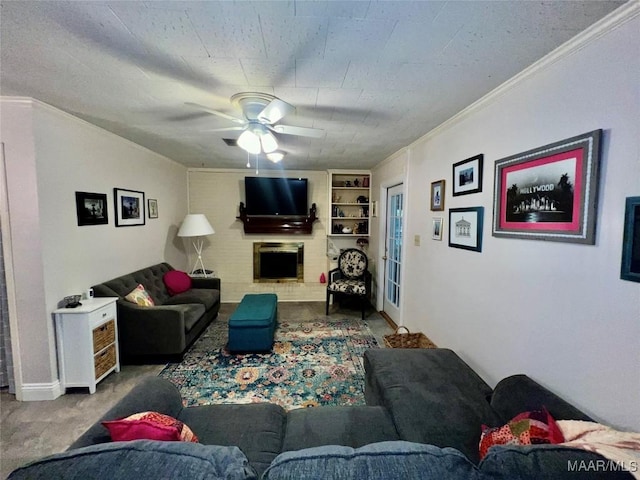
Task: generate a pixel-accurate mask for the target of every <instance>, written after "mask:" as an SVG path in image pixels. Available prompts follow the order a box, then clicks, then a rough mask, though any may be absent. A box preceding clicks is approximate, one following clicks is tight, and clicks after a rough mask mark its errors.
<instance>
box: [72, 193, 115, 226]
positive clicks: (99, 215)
mask: <svg viewBox="0 0 640 480" xmlns="http://www.w3.org/2000/svg"><path fill="white" fill-rule="evenodd" d="M76 216H77V217H78V226H79V227H82V226H85V225H106V224H107V223H109V212H108V210H107V194H106V193H89V192H76Z"/></svg>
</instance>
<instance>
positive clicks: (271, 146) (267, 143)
mask: <svg viewBox="0 0 640 480" xmlns="http://www.w3.org/2000/svg"><path fill="white" fill-rule="evenodd" d="M260 143H262V151H263V152H264V153H272V152H275V151H276V150H277V149H278V141H277V140H276V137H275V136H274V135H273V133H271V132H269V131H266V132H264V133H263V134H262V135H261V136H260Z"/></svg>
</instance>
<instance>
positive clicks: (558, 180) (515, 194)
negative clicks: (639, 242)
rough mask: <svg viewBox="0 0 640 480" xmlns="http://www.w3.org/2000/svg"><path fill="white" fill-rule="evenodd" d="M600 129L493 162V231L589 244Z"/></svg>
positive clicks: (592, 233) (594, 214)
mask: <svg viewBox="0 0 640 480" xmlns="http://www.w3.org/2000/svg"><path fill="white" fill-rule="evenodd" d="M601 138H602V130H593V131H591V132H587V133H583V134H582V135H577V136H575V137H571V138H567V139H565V140H561V141H559V142H555V143H551V144H549V145H545V146H543V147H539V148H535V149H533V150H528V151H526V152H523V153H519V154H517V155H512V156H510V157H506V158H503V159H500V160H497V161H496V163H495V184H494V193H493V226H492V235H493V236H494V237H506V238H519V239H523V240H548V241H555V242H569V243H582V244H586V245H594V244H595V231H596V218H597V206H598V184H599V182H600V180H599V178H600V145H601V143H602V141H601Z"/></svg>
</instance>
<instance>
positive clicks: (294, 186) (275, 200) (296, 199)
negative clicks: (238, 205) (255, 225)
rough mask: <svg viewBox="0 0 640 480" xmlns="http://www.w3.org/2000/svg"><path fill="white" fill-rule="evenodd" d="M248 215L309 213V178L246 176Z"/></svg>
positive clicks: (245, 187) (245, 189)
mask: <svg viewBox="0 0 640 480" xmlns="http://www.w3.org/2000/svg"><path fill="white" fill-rule="evenodd" d="M244 191H245V199H246V208H247V215H307V214H308V209H307V179H306V178H272V177H244Z"/></svg>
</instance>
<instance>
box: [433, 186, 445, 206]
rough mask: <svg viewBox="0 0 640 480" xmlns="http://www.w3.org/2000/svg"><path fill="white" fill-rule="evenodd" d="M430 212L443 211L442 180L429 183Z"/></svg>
mask: <svg viewBox="0 0 640 480" xmlns="http://www.w3.org/2000/svg"><path fill="white" fill-rule="evenodd" d="M431 210H433V211H434V212H437V211H442V210H444V180H438V181H437V182H431Z"/></svg>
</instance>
